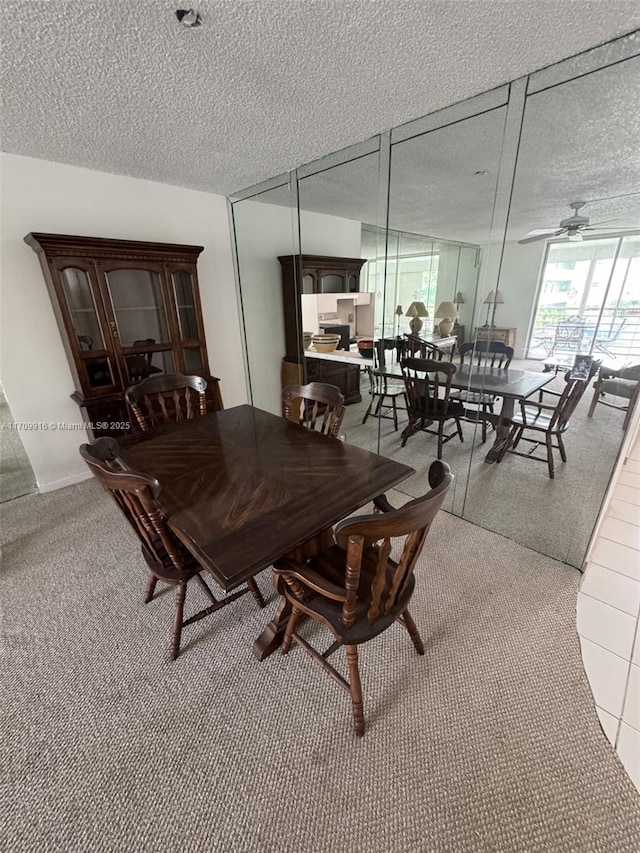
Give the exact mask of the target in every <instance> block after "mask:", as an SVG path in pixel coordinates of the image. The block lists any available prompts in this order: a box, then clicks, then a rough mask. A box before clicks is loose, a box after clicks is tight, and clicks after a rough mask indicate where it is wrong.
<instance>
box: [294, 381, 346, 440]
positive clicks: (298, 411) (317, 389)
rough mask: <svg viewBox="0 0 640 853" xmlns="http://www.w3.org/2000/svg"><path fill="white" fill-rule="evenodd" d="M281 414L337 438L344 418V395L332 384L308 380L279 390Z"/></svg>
mask: <svg viewBox="0 0 640 853" xmlns="http://www.w3.org/2000/svg"><path fill="white" fill-rule="evenodd" d="M282 413H283V416H284V417H285V418H286V419H287V420H288V421H291V422H292V423H296V424H300V425H301V426H305V427H307V428H308V429H314V430H318V432H321V433H323V434H324V435H330V436H331V437H332V438H338V435H339V433H340V425H341V424H342V418H343V417H344V396H343V394H342V393H341V391H340V389H339V388H336V386H335V385H327V384H326V383H324V382H310V383H309V384H308V385H286V386H285V387H284V388H283V389H282Z"/></svg>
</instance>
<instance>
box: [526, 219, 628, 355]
mask: <svg viewBox="0 0 640 853" xmlns="http://www.w3.org/2000/svg"><path fill="white" fill-rule="evenodd" d="M590 352H593V353H594V354H596V355H597V354H598V353H599V354H600V355H601V356H603V355H604V356H606V357H607V363H610V364H613V365H615V364H618V363H619V364H620V365H622V364H624V363H626V362H627V361H628V360H635V361H638V360H639V359H640V236H638V235H633V236H627V237H623V236H620V237H612V238H609V237H608V238H606V239H595V240H588V239H587V240H582V241H580V242H563V243H554V244H551V245H550V246H549V249H548V251H547V257H546V262H545V264H544V269H543V272H542V283H541V286H540V292H539V296H538V301H537V304H536V306H535V320H534V327H533V332H532V335H531V341H530V344H529V350H528V356H529V358H556V359H557V358H558V357H565V358H568V359H569V360H571V357H572V356H574V355H577V354H578V353H590Z"/></svg>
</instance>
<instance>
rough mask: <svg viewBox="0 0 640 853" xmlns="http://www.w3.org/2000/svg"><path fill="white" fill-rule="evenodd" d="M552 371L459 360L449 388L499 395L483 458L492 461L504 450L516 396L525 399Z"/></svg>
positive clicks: (547, 381)
mask: <svg viewBox="0 0 640 853" xmlns="http://www.w3.org/2000/svg"><path fill="white" fill-rule="evenodd" d="M552 379H553V374H550V373H534V372H533V371H530V370H514V369H512V368H511V367H507V368H497V367H479V366H478V365H473V366H470V365H467V364H460V365H458V369H457V370H456V372H455V374H454V376H453V382H452V383H451V385H452V387H453V388H459V389H461V390H467V391H469V392H471V393H478V394H494V395H495V396H496V397H501V398H502V406H501V408H500V412H499V413H498V416H497V418H496V420H495V424H494V425H495V427H496V436H495V440H494V442H493V445H492V446H491V447H490V448H489V452H488V453H487V455H486V456H485V460H484V461H485V462H488V463H491V462H496V461H497V460H498V459H499V458H500V455H501V454H502V453H503V452H504V449H505V447H504V446H505V443H506V442H507V441H508V439H509V431H510V428H511V418H512V417H513V413H514V409H515V404H516V400H526V399H527V398H529V397H531V396H532V395H533V394H535V393H536V391H539V390H540V389H541V388H544V386H545V385H546V384H547V383H549V382H551V380H552Z"/></svg>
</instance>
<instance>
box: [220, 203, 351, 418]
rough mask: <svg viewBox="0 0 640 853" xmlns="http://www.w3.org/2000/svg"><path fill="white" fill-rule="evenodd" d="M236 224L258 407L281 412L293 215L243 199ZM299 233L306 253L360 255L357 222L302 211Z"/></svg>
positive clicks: (235, 210) (236, 217)
mask: <svg viewBox="0 0 640 853" xmlns="http://www.w3.org/2000/svg"><path fill="white" fill-rule="evenodd" d="M234 220H235V225H236V235H237V244H238V265H239V271H240V283H241V288H242V301H243V306H244V317H245V329H246V334H247V349H248V361H249V370H250V372H251V390H252V394H253V403H254V405H256V406H258V407H259V408H261V409H265V410H266V411H271V412H274V413H277V414H279V413H280V410H281V403H280V400H281V389H282V385H281V366H282V358H283V356H284V354H285V345H284V314H283V304H282V268H281V266H280V263H279V261H278V256H279V255H291V254H293V248H292V247H293V229H294V222H293V220H292V213H291V210H290V209H289V208H288V207H284V206H282V205H277V204H263V203H260V202H256V201H242V202H237V203H236V204H235V205H234ZM300 230H301V241H302V252H303V253H304V254H308V255H335V256H341V257H348V258H359V257H360V233H361V226H360V223H359V222H357V221H355V220H353V219H343V218H339V217H336V216H326V215H324V214H321V213H309V212H307V211H301V213H300ZM311 331H315V330H313V329H312V330H311Z"/></svg>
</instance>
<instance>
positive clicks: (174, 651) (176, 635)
mask: <svg viewBox="0 0 640 853" xmlns="http://www.w3.org/2000/svg"><path fill="white" fill-rule="evenodd" d="M186 595H187V581H180V583H179V584H178V586H177V587H176V610H175V615H174V617H173V634H172V635H171V659H172V660H175V659H176V658H177V657H178V655H179V654H180V637H181V636H182V615H183V613H184V600H185V597H186Z"/></svg>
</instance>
